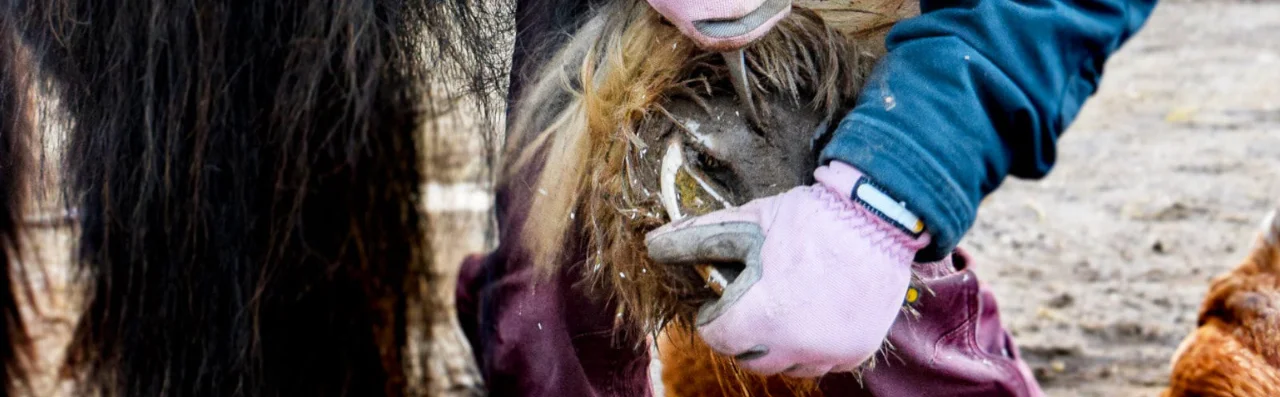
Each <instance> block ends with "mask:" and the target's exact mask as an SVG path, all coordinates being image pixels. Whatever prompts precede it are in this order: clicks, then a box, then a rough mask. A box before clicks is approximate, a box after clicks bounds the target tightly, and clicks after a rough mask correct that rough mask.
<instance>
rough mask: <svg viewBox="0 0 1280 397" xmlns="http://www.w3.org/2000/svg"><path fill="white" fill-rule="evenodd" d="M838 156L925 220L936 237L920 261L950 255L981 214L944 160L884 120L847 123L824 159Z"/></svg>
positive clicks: (840, 127) (830, 144)
mask: <svg viewBox="0 0 1280 397" xmlns="http://www.w3.org/2000/svg"><path fill="white" fill-rule="evenodd" d="M832 160H839V161H842V162H845V163H848V164H849V165H852V166H853V167H855V168H857V169H859V170H860V171H862V172H863V173H865V174H866V175H867V176H868V177H869V178H870V179H872V180H873V181H875V182H876V183H877V184H878V185H880V187H881V188H883V189H884V190H885V191H886V193H888V194H889V195H890V196H891V197H893V198H894V199H897V200H900V201H902V202H903V203H905V205H906V208H907V210H909V211H911V212H912V213H914V214H916V215H918V216H919V217H920V218H921V219H922V220H923V221H924V225H925V228H926V230H927V231H928V233H929V235H930V236H931V237H932V241H931V242H930V244H929V245H928V246H926V247H925V248H924V249H922V250H920V251H919V252H917V254H916V258H915V260H916V262H921V263H923V262H934V261H937V260H940V259H942V258H944V257H946V256H947V255H949V254H950V253H951V251H953V250H955V248H956V245H957V244H959V241H960V238H961V237H962V236H963V235H964V233H965V232H966V231H968V230H969V228H970V227H971V226H972V225H973V222H974V219H975V217H976V216H977V205H976V203H974V202H972V200H971V199H970V198H969V196H968V195H967V194H966V192H965V191H964V190H963V189H961V187H960V185H959V184H958V183H956V181H955V180H954V179H953V178H952V177H951V176H950V175H949V173H947V172H946V170H945V169H944V168H943V167H942V165H941V164H939V163H938V162H937V161H935V160H933V159H932V156H930V155H928V154H927V153H926V152H925V151H924V149H923V148H921V147H920V146H919V145H917V144H916V142H915V140H914V139H911V138H909V137H908V136H906V134H904V133H903V132H901V131H898V130H897V129H894V128H891V127H889V126H887V125H884V124H883V123H881V122H879V121H878V120H874V119H861V120H857V121H855V120H852V119H845V120H844V121H842V122H841V123H840V126H839V128H838V129H837V132H836V134H835V137H834V138H833V140H832V142H830V143H829V144H828V145H827V146H826V148H825V149H824V150H823V151H822V156H821V160H820V161H821V164H826V163H828V162H830V161H832Z"/></svg>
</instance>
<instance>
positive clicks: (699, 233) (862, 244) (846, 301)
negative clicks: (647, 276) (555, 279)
mask: <svg viewBox="0 0 1280 397" xmlns="http://www.w3.org/2000/svg"><path fill="white" fill-rule="evenodd" d="M814 176H815V177H816V179H817V181H818V183H816V184H814V185H811V186H801V187H797V188H794V189H792V190H790V191H788V192H786V193H783V194H780V195H777V196H772V197H766V198H761V199H756V200H753V201H751V202H748V203H747V204H745V205H743V206H741V207H736V208H730V209H724V210H720V211H715V212H711V213H708V214H705V215H702V216H698V217H693V218H686V219H684V220H681V221H677V222H673V223H671V224H668V225H666V226H664V227H662V228H659V229H656V230H654V231H652V232H650V233H649V234H648V235H647V236H646V238H645V243H646V245H647V246H648V253H649V256H650V258H652V259H653V260H654V261H657V262H659V263H664V264H669V265H689V266H694V265H698V264H706V263H729V262H738V263H741V264H743V265H745V268H744V269H743V270H742V272H741V273H740V274H739V275H737V277H736V278H735V279H733V280H732V281H731V282H730V283H729V284H728V285H727V286H726V287H725V289H724V293H723V295H722V296H721V297H720V299H718V300H716V301H714V302H712V303H708V304H706V305H705V306H703V307H702V308H701V309H700V310H699V311H698V316H697V324H696V325H697V327H698V332H699V334H701V336H702V338H703V339H705V340H706V342H707V344H708V345H709V346H710V347H711V348H712V349H713V350H715V351H717V352H719V353H721V354H725V355H729V356H734V357H736V359H737V360H738V362H739V364H740V365H742V366H743V367H744V368H746V369H747V370H750V371H754V372H758V373H761V374H765V375H771V374H776V373H785V374H786V375H788V376H794V377H816V376H821V375H823V374H826V373H829V372H848V371H852V370H854V369H856V368H857V367H858V366H859V365H861V364H862V363H864V362H866V361H867V360H868V359H869V358H871V357H872V355H874V354H875V352H876V351H877V350H879V348H880V345H881V343H882V341H883V340H884V338H885V336H886V335H887V334H888V332H889V327H890V326H891V325H893V321H894V319H895V318H896V317H897V315H898V312H899V310H900V309H901V308H902V304H903V301H904V298H905V294H906V293H907V288H908V284H909V283H910V281H911V264H912V260H913V258H914V256H915V253H916V251H918V250H920V249H921V248H924V247H925V246H926V245H928V244H929V238H930V237H929V234H928V233H927V232H925V231H924V227H923V224H922V222H920V220H919V219H918V218H916V217H915V215H914V214H912V213H910V212H909V211H907V210H906V208H905V207H904V206H903V205H902V204H900V203H897V202H894V201H893V200H891V199H890V198H889V197H888V196H887V195H885V194H884V193H883V192H882V191H881V190H879V189H878V188H875V187H874V185H872V184H870V180H869V179H867V178H863V175H862V173H861V172H860V171H858V170H857V169H855V168H853V167H851V166H849V165H847V164H844V163H840V162H832V163H831V164H830V165H827V166H823V167H819V168H818V169H817V170H816V171H814Z"/></svg>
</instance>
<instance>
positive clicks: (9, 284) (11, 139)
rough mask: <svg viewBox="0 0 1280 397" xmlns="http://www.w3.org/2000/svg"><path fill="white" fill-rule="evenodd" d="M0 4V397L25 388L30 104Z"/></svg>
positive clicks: (13, 31)
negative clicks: (23, 299)
mask: <svg viewBox="0 0 1280 397" xmlns="http://www.w3.org/2000/svg"><path fill="white" fill-rule="evenodd" d="M9 11H10V10H9V7H8V6H7V4H5V3H2V2H0V266H2V267H0V365H3V366H4V372H3V373H4V378H3V379H0V381H3V382H4V384H3V385H0V396H12V395H18V394H20V393H19V391H21V390H22V389H25V387H26V386H27V375H26V374H27V364H28V363H29V362H30V358H31V357H32V352H31V350H30V349H31V345H30V343H29V341H30V340H29V338H28V335H27V331H26V327H25V326H24V325H23V320H22V311H21V310H20V308H19V303H18V300H17V292H18V291H19V290H20V289H21V285H24V284H23V283H22V281H23V280H22V279H21V278H17V279H15V276H17V275H18V274H23V272H21V271H18V269H17V268H16V267H17V266H18V262H19V259H20V256H21V254H22V249H23V240H24V239H23V233H22V224H23V222H22V219H23V216H22V213H23V208H24V207H25V205H26V198H27V197H26V194H25V192H27V191H28V189H27V185H26V179H27V178H26V174H27V171H28V170H29V168H30V167H31V162H32V155H33V153H32V152H31V151H30V149H31V147H30V146H28V144H29V142H31V138H32V136H33V135H32V134H33V133H34V119H33V117H34V113H33V109H34V104H33V103H31V102H32V101H31V92H32V91H31V88H32V87H33V85H32V80H31V76H32V71H31V67H30V65H29V63H27V62H25V61H27V59H26V56H25V55H26V54H25V52H24V51H23V47H22V43H21V40H20V38H19V35H18V30H17V21H16V20H14V19H13V18H12V16H13V14H12V13H11V12H9Z"/></svg>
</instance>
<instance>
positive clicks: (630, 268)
mask: <svg viewBox="0 0 1280 397" xmlns="http://www.w3.org/2000/svg"><path fill="white" fill-rule="evenodd" d="M614 7H619V8H620V9H619V10H617V11H615V12H611V11H610V10H607V9H606V10H603V11H602V12H601V13H600V15H599V16H597V17H595V18H593V19H591V20H590V21H588V22H587V24H586V25H585V26H584V27H583V28H582V30H581V32H580V33H579V34H578V35H576V36H575V37H574V39H573V40H572V41H571V42H570V43H569V44H568V45H567V46H566V48H565V49H564V50H563V51H561V53H560V54H559V55H558V56H557V57H556V58H555V59H553V61H552V62H551V63H550V65H552V66H550V67H547V68H546V69H545V70H547V72H548V73H546V74H544V75H543V76H542V77H541V78H540V79H538V81H537V83H536V85H535V86H534V87H532V90H531V91H530V94H529V95H528V96H526V98H525V99H524V101H525V102H526V103H551V104H556V106H557V108H558V109H560V110H559V111H555V112H549V111H547V109H545V108H543V109H533V111H530V112H526V113H523V114H518V115H516V118H515V120H516V123H515V124H514V128H513V132H512V137H511V139H510V140H509V141H508V149H507V152H508V156H507V157H508V158H513V159H514V163H513V164H512V165H511V166H508V167H505V169H507V170H508V171H510V170H517V169H520V168H522V167H525V166H531V164H532V163H533V162H534V161H535V160H539V159H541V160H542V164H541V166H542V167H544V168H543V171H542V173H541V177H540V179H539V180H538V181H537V185H536V187H537V188H538V191H539V194H538V197H536V198H535V200H534V203H533V209H532V211H531V213H533V214H535V216H533V217H532V218H531V219H530V220H529V221H528V222H527V223H526V224H525V225H523V227H524V228H525V229H526V230H528V232H527V233H523V235H525V236H529V237H528V238H529V240H528V241H527V244H528V246H529V247H531V248H530V250H531V251H532V252H530V254H532V255H534V256H535V257H536V258H538V259H537V261H536V262H537V263H538V266H539V267H540V268H541V269H542V270H543V271H544V272H545V273H547V274H550V271H551V270H552V269H555V268H556V267H557V266H562V265H563V263H562V262H563V258H564V257H565V256H564V255H562V254H563V252H562V250H563V249H564V247H562V246H561V244H560V243H561V241H563V236H564V235H565V233H568V232H569V231H570V230H582V233H583V234H584V235H586V236H588V237H589V249H590V250H591V252H590V253H591V255H590V256H589V261H590V262H588V263H589V264H592V265H591V266H586V267H585V269H586V271H587V272H588V274H587V276H588V279H589V280H591V281H592V282H593V284H595V285H597V286H603V287H606V288H605V291H604V292H605V293H606V294H608V295H611V296H613V297H615V298H616V299H618V300H619V301H620V302H621V303H622V304H623V306H624V307H625V310H626V313H627V318H628V319H629V320H630V321H629V322H628V323H629V324H633V325H635V326H637V327H643V326H645V325H654V324H652V322H653V321H658V322H659V323H661V322H662V321H665V320H667V319H671V318H673V317H674V316H675V314H676V313H682V312H683V313H686V314H692V312H693V311H694V307H693V306H689V305H688V304H687V299H688V298H689V296H688V292H689V291H693V290H698V289H701V285H700V282H699V281H698V280H697V277H696V276H691V274H692V270H689V272H688V273H686V272H678V273H676V269H664V268H660V267H657V266H653V264H652V263H650V262H649V261H648V259H647V258H646V257H645V255H644V249H643V234H644V232H646V231H648V230H652V229H653V228H656V227H658V226H660V225H661V224H663V223H666V222H667V221H668V220H667V219H666V216H665V215H664V214H662V211H661V207H660V206H659V205H658V202H657V200H656V198H645V197H637V196H635V195H634V194H638V192H634V191H633V189H635V188H636V187H637V186H634V185H635V184H636V181H632V177H633V176H634V174H632V173H631V171H628V169H627V168H628V163H629V162H633V161H638V159H639V158H640V157H642V156H643V155H642V154H641V153H643V152H644V151H646V149H648V147H647V145H646V144H645V143H644V142H643V140H642V139H641V135H642V131H640V130H639V129H640V127H641V126H642V125H643V126H644V128H645V129H646V130H648V129H664V128H667V129H669V128H674V127H673V126H672V125H673V124H674V123H675V121H673V120H670V119H669V115H668V113H667V111H666V109H665V108H664V104H666V103H667V102H668V101H669V100H672V99H673V98H677V97H681V98H690V97H692V98H699V97H709V96H711V95H713V94H718V95H732V94H731V92H732V91H730V90H729V89H728V87H729V83H728V80H727V77H726V75H725V72H724V67H723V65H722V64H720V63H718V62H720V60H719V57H718V56H717V55H715V54H708V53H705V52H702V51H699V50H697V49H696V48H695V47H694V46H693V43H692V42H691V41H689V40H688V39H686V38H685V37H683V36H681V35H680V33H679V32H678V31H677V30H676V29H675V28H674V27H671V26H669V25H667V24H664V23H663V22H662V21H661V19H660V17H659V16H658V15H657V14H656V13H654V12H653V11H651V10H650V9H649V8H648V6H647V5H646V4H644V3H643V2H631V3H629V4H624V5H615V6H614ZM870 55H871V54H870V53H868V52H864V51H858V50H857V45H856V43H854V42H851V41H850V40H849V39H848V38H846V37H845V36H844V35H842V34H841V33H840V32H837V31H836V30H834V29H832V28H831V27H828V26H826V25H824V24H823V23H822V21H821V19H820V18H819V17H817V15H816V14H814V13H812V12H808V11H807V10H804V9H796V12H795V13H793V16H792V17H790V18H788V19H786V20H784V21H783V22H782V23H781V24H780V25H779V26H778V28H777V29H776V30H775V31H774V32H773V33H771V34H769V35H768V36H766V37H765V38H763V39H762V40H761V41H760V42H758V43H756V44H754V45H753V46H751V47H749V48H748V49H747V60H748V63H749V65H750V67H751V69H752V71H753V78H754V82H755V84H754V87H753V88H754V89H755V90H756V91H757V92H756V94H755V95H753V97H754V98H757V100H758V103H757V106H758V107H759V108H760V109H762V110H763V112H762V113H763V114H765V116H763V117H762V118H763V119H769V117H768V114H769V113H768V112H769V111H770V106H767V105H769V104H768V103H765V102H764V101H765V99H764V98H776V97H778V96H785V97H789V98H793V99H794V100H795V101H796V102H798V103H802V104H804V106H809V107H812V108H813V109H815V110H817V111H818V112H819V113H821V114H828V115H833V114H835V113H837V111H838V110H845V109H847V108H848V105H849V102H850V101H851V100H852V98H853V97H854V94H856V92H857V89H858V88H859V87H860V86H861V81H862V78H863V77H865V75H866V74H867V72H868V70H869V68H870V66H871V64H872V61H873V57H872V56H870ZM672 65H677V66H674V67H673V66H672ZM504 183H511V181H504ZM595 265H600V266H599V267H596V266H595ZM681 270H687V269H681ZM642 274H643V275H642ZM628 275H630V277H628ZM654 329H656V328H649V330H654ZM637 340H638V339H637Z"/></svg>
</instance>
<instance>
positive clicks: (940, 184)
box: [834, 118, 976, 249]
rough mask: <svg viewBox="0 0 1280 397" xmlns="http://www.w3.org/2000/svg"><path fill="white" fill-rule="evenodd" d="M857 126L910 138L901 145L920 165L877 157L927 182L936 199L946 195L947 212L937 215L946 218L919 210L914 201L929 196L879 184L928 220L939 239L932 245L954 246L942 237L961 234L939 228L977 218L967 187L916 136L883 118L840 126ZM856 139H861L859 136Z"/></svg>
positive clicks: (943, 201) (943, 204)
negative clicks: (930, 216)
mask: <svg viewBox="0 0 1280 397" xmlns="http://www.w3.org/2000/svg"><path fill="white" fill-rule="evenodd" d="M854 123H858V124H859V127H854V126H853V125H852V124H854ZM853 128H865V129H874V130H876V132H875V134H878V135H882V136H885V135H890V134H893V135H897V136H895V137H893V138H906V139H898V140H901V141H907V142H910V143H909V144H902V145H901V146H900V147H902V148H905V149H909V150H911V151H912V152H913V153H914V154H916V155H917V156H914V158H915V159H916V160H917V163H916V164H911V163H912V162H904V161H901V160H899V159H898V157H896V156H879V157H877V159H878V160H879V161H885V162H889V163H891V164H892V165H893V166H894V167H895V168H896V169H897V170H900V171H901V172H902V173H903V174H907V176H908V177H910V178H913V179H915V180H916V181H917V183H922V184H923V186H922V188H923V189H927V190H929V191H931V192H932V193H933V195H934V196H935V199H937V198H943V199H939V200H938V203H939V204H940V206H939V207H941V208H942V209H943V210H944V212H945V213H943V214H936V215H938V216H941V217H943V218H945V219H928V218H926V216H925V215H923V214H920V213H918V211H919V210H920V207H919V204H918V203H916V205H912V202H911V200H924V199H928V198H924V197H917V198H910V197H902V196H901V192H896V191H893V190H892V188H891V187H889V186H886V185H885V184H884V182H883V181H880V182H877V184H878V185H880V186H882V187H885V188H886V189H889V194H890V195H891V196H892V197H893V198H894V199H896V200H900V201H905V202H907V204H908V207H907V208H908V209H909V210H911V211H912V212H916V215H917V216H920V217H921V218H922V219H923V220H924V222H925V226H926V228H927V230H929V231H930V234H931V235H933V238H934V240H935V241H934V243H933V244H931V245H938V244H942V245H947V246H948V247H946V248H947V249H951V248H954V247H952V245H954V244H955V243H956V241H939V237H943V238H947V239H958V236H946V235H938V233H937V232H938V231H939V230H946V229H950V228H952V227H957V228H963V227H965V219H972V218H974V217H976V211H975V210H973V209H971V208H976V207H974V206H973V205H970V204H972V203H970V202H969V198H968V197H966V196H965V195H964V192H963V190H962V189H961V188H960V187H959V186H958V185H957V184H956V182H955V181H954V180H951V179H949V178H947V177H946V173H945V172H943V171H942V170H943V167H942V166H941V165H940V164H938V163H937V161H936V160H934V159H933V158H932V157H930V156H929V155H928V154H927V153H925V152H923V151H922V150H921V149H920V148H919V147H918V146H917V145H916V143H915V140H914V139H911V138H909V136H908V135H906V134H903V133H902V132H901V131H898V130H897V129H895V128H892V127H890V126H888V125H886V124H885V123H883V122H881V121H879V120H874V119H866V120H856V121H855V120H851V119H848V118H846V119H844V120H843V121H841V122H840V127H839V128H838V130H846V131H847V130H849V129H853ZM850 136H855V137H857V136H860V134H856V133H854V134H850ZM855 139H861V138H855ZM834 160H840V159H834ZM841 161H846V160H841ZM919 163H923V164H925V165H924V166H923V167H921V166H920V165H919ZM851 165H853V166H855V167H858V165H857V164H851ZM861 171H863V172H864V173H866V172H868V170H861ZM867 176H868V177H870V178H871V179H872V180H873V181H874V180H876V177H875V175H870V174H867ZM947 232H950V233H956V234H963V233H961V232H960V231H959V230H954V231H947Z"/></svg>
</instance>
